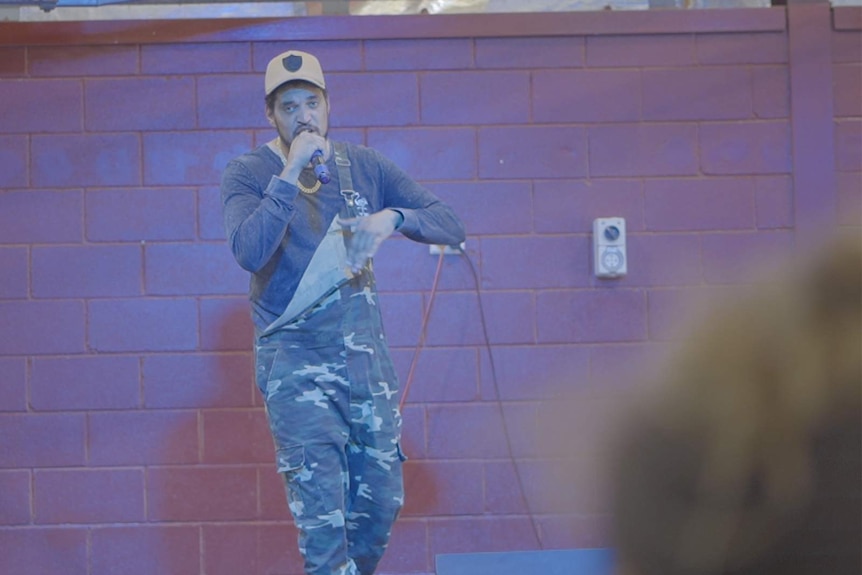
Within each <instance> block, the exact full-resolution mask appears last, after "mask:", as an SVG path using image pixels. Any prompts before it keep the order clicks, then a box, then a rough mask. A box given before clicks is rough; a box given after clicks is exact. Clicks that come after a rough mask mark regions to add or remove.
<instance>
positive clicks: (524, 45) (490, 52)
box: [475, 36, 585, 69]
mask: <svg viewBox="0 0 862 575" xmlns="http://www.w3.org/2000/svg"><path fill="white" fill-rule="evenodd" d="M475 42H476V67H478V68H525V69H532V68H578V67H581V66H583V65H584V51H585V49H584V39H583V38H580V37H576V36H566V37H538V38H477V39H476V40H475Z"/></svg>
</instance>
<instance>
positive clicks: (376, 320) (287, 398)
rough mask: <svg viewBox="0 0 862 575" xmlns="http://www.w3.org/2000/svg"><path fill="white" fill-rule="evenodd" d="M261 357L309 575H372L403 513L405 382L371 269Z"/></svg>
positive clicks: (269, 342)
mask: <svg viewBox="0 0 862 575" xmlns="http://www.w3.org/2000/svg"><path fill="white" fill-rule="evenodd" d="M345 176H346V175H345V174H342V178H341V179H342V181H343V180H344V178H345ZM345 212H346V213H345ZM342 214H343V215H345V216H350V215H354V212H353V211H352V209H350V210H348V209H346V210H345V211H343V213H342ZM335 227H336V225H335V224H334V225H333V226H332V228H335ZM337 241H339V242H341V241H342V240H341V238H340V237H339V239H338V240H337ZM255 356H256V361H255V364H256V375H257V384H258V387H259V388H260V390H261V392H262V393H263V394H264V398H265V405H266V411H267V416H268V419H269V424H270V429H271V431H272V436H273V438H274V440H275V445H276V450H277V465H278V471H279V472H280V473H283V474H284V477H285V481H286V484H287V495H288V502H289V505H290V510H291V512H292V514H293V516H294V518H295V520H296V525H297V527H298V529H299V548H300V552H301V553H302V555H303V557H304V558H305V569H306V572H307V573H309V574H314V575H318V574H320V575H330V574H338V575H342V574H343V575H353V574H359V575H370V574H371V573H373V572H374V569H375V567H376V566H377V563H378V562H379V561H380V558H381V557H382V555H383V552H384V550H385V549H386V546H387V543H388V541H389V535H390V530H391V528H392V525H393V523H394V522H395V519H396V517H397V516H398V512H399V510H400V509H401V507H402V505H403V503H404V489H403V481H402V472H401V463H402V461H403V460H404V456H403V454H402V452H401V448H400V445H399V441H400V431H401V415H400V413H399V411H398V403H397V401H398V400H397V390H398V382H397V376H396V374H395V370H394V368H393V365H392V361H391V359H390V357H389V351H388V348H387V346H386V344H385V338H384V334H383V325H382V320H381V316H380V311H379V307H378V302H377V293H376V290H375V283H374V274H373V272H372V271H371V268H370V266H367V267H366V268H365V269H364V270H363V272H362V273H361V274H359V275H357V276H354V277H353V278H352V279H350V280H349V281H346V283H345V282H342V285H341V286H340V288H339V289H338V291H337V292H336V293H333V294H331V296H330V297H328V298H325V299H324V301H323V302H321V303H319V304H317V305H316V306H314V307H313V308H312V309H311V310H309V311H308V312H306V313H304V314H302V315H301V316H300V318H299V319H297V320H293V321H290V322H289V323H287V324H286V325H285V326H284V327H280V328H278V329H277V330H276V331H274V332H273V333H271V334H269V332H265V335H262V336H260V337H258V338H257V341H256V346H255Z"/></svg>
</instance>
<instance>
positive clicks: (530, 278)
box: [482, 236, 592, 289]
mask: <svg viewBox="0 0 862 575" xmlns="http://www.w3.org/2000/svg"><path fill="white" fill-rule="evenodd" d="M589 250H590V247H589V241H588V239H587V238H586V237H582V236H566V237H526V238H524V237H513V238H505V237H503V238H483V239H482V284H483V287H484V288H486V289H487V288H492V289H536V288H569V287H584V286H587V285H589V283H590V274H591V273H592V272H591V270H590V264H589V253H590V251H589Z"/></svg>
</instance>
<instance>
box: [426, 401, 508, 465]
mask: <svg viewBox="0 0 862 575" xmlns="http://www.w3.org/2000/svg"><path fill="white" fill-rule="evenodd" d="M428 436H429V441H428V458H429V459H491V458H502V457H506V456H507V455H508V453H507V450H506V443H505V442H504V441H500V438H502V437H503V421H502V417H501V416H500V406H499V405H498V404H495V403H472V404H465V405H432V406H429V407H428Z"/></svg>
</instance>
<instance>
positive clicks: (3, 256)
mask: <svg viewBox="0 0 862 575" xmlns="http://www.w3.org/2000/svg"><path fill="white" fill-rule="evenodd" d="M0 270H3V273H2V274H0V299H17V298H25V297H27V293H28V290H29V282H28V278H29V277H30V272H29V266H28V263H27V248H24V247H21V248H12V247H8V248H7V247H0Z"/></svg>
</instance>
